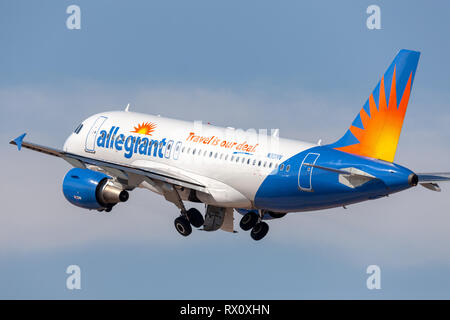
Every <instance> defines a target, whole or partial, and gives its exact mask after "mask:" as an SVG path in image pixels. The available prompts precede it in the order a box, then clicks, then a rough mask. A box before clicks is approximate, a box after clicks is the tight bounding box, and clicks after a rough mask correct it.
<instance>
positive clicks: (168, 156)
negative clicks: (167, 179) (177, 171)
mask: <svg viewBox="0 0 450 320" xmlns="http://www.w3.org/2000/svg"><path fill="white" fill-rule="evenodd" d="M172 145H173V140H170V141H169V142H167V147H166V152H165V155H164V156H165V157H166V158H167V159H169V158H170V153H171V150H172Z"/></svg>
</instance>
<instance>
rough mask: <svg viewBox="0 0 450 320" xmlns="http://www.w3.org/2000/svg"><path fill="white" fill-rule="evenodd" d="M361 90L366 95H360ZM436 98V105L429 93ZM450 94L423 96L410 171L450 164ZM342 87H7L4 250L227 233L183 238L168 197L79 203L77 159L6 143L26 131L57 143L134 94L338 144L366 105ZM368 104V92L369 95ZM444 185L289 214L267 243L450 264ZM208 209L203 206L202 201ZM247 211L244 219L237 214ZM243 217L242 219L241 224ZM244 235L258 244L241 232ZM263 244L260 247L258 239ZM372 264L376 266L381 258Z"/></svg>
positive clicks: (404, 142)
mask: <svg viewBox="0 0 450 320" xmlns="http://www.w3.org/2000/svg"><path fill="white" fill-rule="evenodd" d="M358 95H359V94H358ZM431 98H433V101H434V102H435V104H434V106H435V110H438V112H435V113H433V112H429V110H430V107H429V106H428V105H427V101H430V99H431ZM446 98H447V96H446V95H445V94H442V93H436V92H425V93H423V92H422V93H420V94H418V96H417V97H416V98H415V100H413V101H414V109H413V110H412V111H408V116H407V122H406V125H405V128H404V131H403V135H402V138H401V141H400V146H399V149H398V155H397V159H396V160H397V161H398V162H400V163H401V164H405V165H407V166H409V167H410V168H412V169H413V170H420V171H444V170H449V169H450V168H449V167H448V163H449V161H448V159H449V158H450V151H449V150H448V136H449V130H448V128H447V125H448V119H450V111H449V110H448V109H447V108H446V107H445V103H446V102H445V99H446ZM359 100H360V99H359V97H355V96H352V97H346V96H345V95H344V94H342V93H330V92H328V93H326V92H322V93H320V92H318V93H314V92H302V91H289V92H283V91H280V90H272V91H271V90H268V91H264V92H262V91H258V90H249V91H248V92H247V91H245V90H242V91H241V92H238V91H233V90H228V89H220V88H218V89H205V88H201V87H199V88H197V87H181V88H179V87H178V88H174V87H164V88H158V87H140V88H126V87H125V88H118V87H114V86H99V85H96V84H91V85H76V84H75V85H73V86H70V87H67V88H59V89H58V90H54V89H52V88H46V87H10V88H3V89H0V101H2V104H3V107H2V109H1V113H0V116H1V119H2V123H1V129H0V137H1V139H2V141H4V144H2V145H1V147H0V150H1V152H2V155H3V157H2V158H1V159H0V165H1V167H2V168H3V174H2V177H3V181H4V183H2V186H1V190H2V194H3V195H4V197H3V200H2V201H3V208H2V214H1V215H0V248H1V250H2V251H3V252H10V253H12V252H16V253H17V252H29V251H40V250H52V249H54V248H64V247H68V246H83V245H89V244H92V243H127V242H129V243H148V244H150V245H158V246H186V245H192V244H193V243H194V244H197V245H201V244H202V243H204V241H205V239H206V240H207V241H209V242H211V241H214V242H220V243H226V242H227V241H230V239H229V235H228V234H225V233H223V232H217V233H204V232H194V233H193V235H192V236H191V237H192V238H191V239H189V242H186V241H185V239H182V238H181V237H179V236H178V234H176V231H175V230H174V228H173V223H172V221H173V219H174V218H175V217H176V216H177V214H178V213H177V209H176V208H175V206H173V205H172V204H171V203H168V202H165V201H164V199H163V198H162V197H161V196H158V195H155V194H152V193H151V192H148V191H146V190H135V191H133V192H132V193H131V196H130V200H129V202H127V203H125V204H119V205H118V206H117V207H116V208H114V210H113V212H112V213H110V214H94V213H90V212H88V211H86V210H82V209H79V208H76V207H74V206H71V205H70V204H69V203H67V202H66V200H65V199H64V197H63V195H62V192H61V183H62V179H63V176H64V175H65V173H66V172H67V170H68V169H69V168H70V166H69V165H68V164H67V163H65V162H64V161H62V160H61V159H56V158H52V157H47V156H44V155H41V154H37V153H33V152H31V151H28V150H24V151H22V152H20V153H19V152H17V151H16V149H15V148H13V147H12V146H9V145H6V142H7V141H8V140H9V139H10V138H12V137H14V136H15V135H18V134H20V133H22V132H23V131H26V132H29V138H30V139H31V140H33V141H36V142H38V143H42V144H49V145H54V146H60V145H61V144H62V143H63V141H64V140H65V137H66V136H68V135H69V134H70V132H71V131H72V130H73V128H75V127H76V125H77V124H78V123H79V122H80V121H81V120H83V118H86V117H88V116H89V115H91V114H94V113H97V112H101V111H105V110H111V109H122V108H123V107H124V106H125V105H126V104H127V103H128V102H130V103H131V109H132V110H135V111H139V112H145V113H151V114H161V115H164V116H169V117H175V118H180V119H189V120H203V121H205V122H208V121H209V122H212V123H214V124H217V125H224V126H227V125H230V126H233V127H236V128H244V129H247V128H248V127H254V128H267V129H270V128H280V135H281V136H282V137H291V138H298V139H303V140H306V141H315V140H316V139H318V138H322V139H324V140H325V141H326V142H331V141H333V139H335V138H337V137H339V136H340V135H342V134H343V133H344V132H345V130H346V128H347V127H348V125H349V123H350V122H351V121H352V120H353V117H354V116H355V115H356V113H357V111H358V110H359V108H360V106H361V105H362V103H359V102H358V101H359ZM363 100H364V99H363ZM443 190H444V191H443V192H442V193H440V194H439V193H433V192H430V191H428V190H425V189H423V188H420V187H418V188H416V189H413V190H410V191H406V192H404V193H401V194H397V195H393V196H391V197H389V198H385V199H380V200H376V201H370V202H366V203H362V204H357V205H353V206H349V208H348V209H347V210H344V209H342V208H338V209H331V210H325V211H317V212H311V213H292V214H289V215H288V216H287V217H286V218H285V219H280V220H276V221H272V222H270V225H271V231H270V234H269V237H268V238H267V239H265V240H264V241H270V242H273V243H277V244H278V245H280V246H291V247H292V248H293V250H296V248H302V247H308V248H317V250H321V251H324V252H325V251H327V252H334V254H335V255H336V256H340V257H341V258H342V257H346V258H348V259H349V260H353V261H355V263H356V262H361V261H363V262H370V263H377V262H378V261H381V262H379V263H380V264H381V263H386V264H393V265H411V264H419V265H420V264H423V263H426V262H429V261H434V262H438V263H444V264H449V265H450V249H449V248H448V246H445V245H443V244H445V243H448V242H449V241H450V232H448V231H449V229H448V228H449V226H450V217H449V215H448V209H447V208H448V207H449V201H450V200H449V197H448V192H450V185H448V186H447V185H443ZM197 207H198V208H199V209H202V206H201V205H197ZM236 218H237V219H239V218H240V216H239V215H237V216H236ZM237 225H238V221H236V226H237ZM232 236H233V237H239V238H240V239H239V240H238V241H242V242H243V243H248V242H250V241H251V240H250V239H249V236H248V235H247V234H245V233H243V232H241V233H239V234H238V235H232ZM261 245H264V243H261ZM373 260H375V262H373Z"/></svg>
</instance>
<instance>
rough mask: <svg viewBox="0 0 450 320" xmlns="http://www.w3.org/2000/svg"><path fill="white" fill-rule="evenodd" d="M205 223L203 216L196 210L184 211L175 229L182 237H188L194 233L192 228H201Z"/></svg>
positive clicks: (176, 222) (175, 222)
mask: <svg viewBox="0 0 450 320" xmlns="http://www.w3.org/2000/svg"><path fill="white" fill-rule="evenodd" d="M204 223H205V220H204V219H203V216H202V214H201V213H200V211H198V210H197V209H195V208H190V209H189V210H187V211H186V210H182V211H181V216H179V217H178V218H176V219H175V221H174V224H175V229H177V231H178V233H179V234H181V235H182V236H185V237H187V236H188V235H190V234H191V233H192V227H191V225H192V226H193V227H195V228H200V227H201V226H203V224H204Z"/></svg>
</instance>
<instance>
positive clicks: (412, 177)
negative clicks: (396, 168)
mask: <svg viewBox="0 0 450 320" xmlns="http://www.w3.org/2000/svg"><path fill="white" fill-rule="evenodd" d="M408 183H409V185H410V186H412V187H415V186H417V184H418V183H419V177H418V176H417V174H415V173H411V174H410V175H409V177H408Z"/></svg>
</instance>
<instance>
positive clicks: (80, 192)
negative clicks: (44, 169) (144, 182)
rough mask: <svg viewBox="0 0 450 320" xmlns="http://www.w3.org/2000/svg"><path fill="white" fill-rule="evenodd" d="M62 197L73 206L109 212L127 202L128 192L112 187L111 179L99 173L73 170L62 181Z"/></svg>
mask: <svg viewBox="0 0 450 320" xmlns="http://www.w3.org/2000/svg"><path fill="white" fill-rule="evenodd" d="M63 193H64V197H66V199H67V200H68V201H69V202H70V203H71V204H73V205H75V206H77V207H81V208H85V209H96V210H103V209H105V210H107V211H109V210H111V208H112V207H113V206H114V205H115V204H117V203H119V202H125V201H127V200H128V196H129V195H128V192H127V191H125V190H123V189H122V188H120V187H118V186H116V185H114V184H113V183H112V181H111V178H110V177H109V176H108V175H106V174H104V173H101V172H97V171H93V170H89V169H80V168H73V169H71V170H70V171H69V172H67V174H66V176H65V177H64V181H63Z"/></svg>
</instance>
